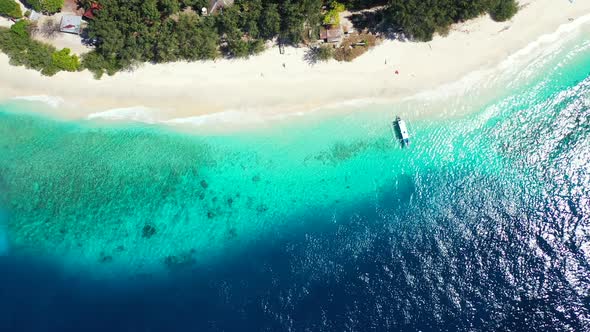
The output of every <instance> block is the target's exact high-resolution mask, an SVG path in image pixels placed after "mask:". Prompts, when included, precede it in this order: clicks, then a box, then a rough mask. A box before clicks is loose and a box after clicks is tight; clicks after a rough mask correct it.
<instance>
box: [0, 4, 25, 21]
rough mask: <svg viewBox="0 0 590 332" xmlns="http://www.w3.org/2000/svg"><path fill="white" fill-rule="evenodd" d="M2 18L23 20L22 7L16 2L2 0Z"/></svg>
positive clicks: (0, 8) (0, 6)
mask: <svg viewBox="0 0 590 332" xmlns="http://www.w3.org/2000/svg"><path fill="white" fill-rule="evenodd" d="M0 16H9V17H12V18H21V17H23V13H22V11H21V9H20V6H19V5H18V3H16V1H14V0H0Z"/></svg>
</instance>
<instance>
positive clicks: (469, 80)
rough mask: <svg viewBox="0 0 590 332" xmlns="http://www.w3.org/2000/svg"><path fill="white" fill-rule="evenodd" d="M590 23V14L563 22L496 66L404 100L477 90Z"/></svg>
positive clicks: (556, 44) (551, 49)
mask: <svg viewBox="0 0 590 332" xmlns="http://www.w3.org/2000/svg"><path fill="white" fill-rule="evenodd" d="M589 23H590V14H588V15H585V16H582V17H580V18H578V19H576V20H574V21H572V22H568V23H565V24H562V25H560V26H559V27H558V29H557V30H556V31H555V32H553V33H550V34H545V35H542V36H540V37H539V38H537V39H536V40H534V41H533V42H531V43H529V44H528V45H527V46H525V47H524V48H522V49H520V50H518V51H516V52H514V53H513V54H511V55H509V56H508V57H507V58H506V59H505V60H503V61H502V62H500V63H499V64H498V65H497V66H494V67H492V68H488V69H481V70H476V71H473V72H471V73H469V74H467V75H465V76H464V77H463V78H461V79H459V80H458V81H455V82H452V83H448V84H444V85H441V86H439V87H436V88H434V89H431V90H427V91H423V92H419V93H417V94H414V95H412V96H409V97H407V98H404V100H417V99H420V100H436V99H443V98H448V97H450V96H457V95H465V94H467V93H469V92H470V91H471V90H473V89H475V90H477V89H480V88H481V86H482V84H484V83H485V81H484V79H486V78H493V76H494V75H495V74H497V73H503V74H506V73H508V72H509V70H510V72H514V71H517V70H520V68H521V67H522V66H521V65H520V64H526V63H527V61H528V60H530V59H531V57H533V56H534V57H535V58H536V57H537V56H538V55H539V54H541V53H543V54H544V53H551V52H555V50H556V49H559V47H561V45H563V43H565V42H567V41H568V40H570V39H569V38H564V36H567V35H568V34H569V35H571V33H572V32H575V31H578V30H579V29H581V28H582V27H583V26H584V25H586V24H589Z"/></svg>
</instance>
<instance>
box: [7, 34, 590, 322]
mask: <svg viewBox="0 0 590 332" xmlns="http://www.w3.org/2000/svg"><path fill="white" fill-rule="evenodd" d="M589 50H590V43H589V42H588V41H587V40H585V39H584V38H576V39H575V40H570V41H568V42H563V43H560V44H557V45H553V46H552V48H551V49H550V50H547V51H546V54H544V55H543V56H536V57H532V58H531V59H529V60H528V61H523V63H522V64H520V67H519V70H518V71H514V72H512V71H509V72H506V73H504V74H503V75H499V76H495V77H493V78H491V79H488V80H487V81H486V83H485V84H482V85H481V87H482V89H480V90H481V91H479V92H478V91H477V89H471V90H469V91H468V92H467V93H468V94H467V95H459V96H446V97H444V98H442V99H441V98H435V99H432V100H429V101H424V100H422V99H417V100H409V101H405V102H403V103H400V104H396V105H372V106H366V107H364V108H363V109H360V110H358V111H356V112H347V113H346V115H344V116H339V117H329V118H323V119H321V121H312V120H309V119H307V120H305V121H301V122H294V123H291V124H281V125H277V126H275V127H273V128H270V129H269V128H266V129H264V130H262V129H261V130H258V131H248V132H242V133H236V134H225V135H222V134H218V135H186V134H179V133H174V132H172V131H168V130H165V129H162V128H157V127H149V126H143V125H142V126H140V125H135V126H125V127H121V126H118V127H109V126H102V125H101V126H99V125H96V124H92V123H64V122H58V121H55V120H51V119H46V118H41V117H36V116H32V115H29V114H26V113H23V112H15V110H16V108H19V107H25V108H27V107H29V108H30V107H32V106H31V105H32V104H29V105H26V104H22V103H20V104H16V103H13V102H11V103H6V104H3V106H0V156H2V157H0V202H2V204H1V206H2V208H3V210H4V211H5V212H2V213H0V218H2V219H0V223H1V225H0V226H2V227H3V228H2V229H3V230H4V233H5V238H6V240H5V241H4V242H3V243H5V244H4V248H5V250H4V252H5V253H6V254H5V255H4V256H2V257H0V264H1V265H0V269H1V271H3V272H4V273H2V274H1V275H0V285H1V286H0V304H1V305H2V308H3V310H0V329H2V330H14V331H16V330H42V329H43V328H44V329H46V330H51V331H70V330H71V331H79V330H86V331H91V330H96V331H103V330H126V331H129V330H136V331H144V330H151V331H164V330H166V331H170V330H191V329H192V330H218V331H223V330H244V329H246V330H294V331H300V330H313V331H326V330H335V331H365V330H376V331H382V330H408V331H415V330H422V331H431V330H432V331H439V330H451V331H453V330H466V331H473V330H476V331H478V330H512V331H522V330H531V331H552V330H555V331H583V330H586V329H589V328H590V302H589V300H588V299H589V296H590V280H589V277H588V276H589V275H590V265H589V258H590V241H589V239H590V217H589V216H590V192H589V191H590V77H589V76H590V56H588V54H589V52H588V51H589ZM484 86H485V87H486V88H488V90H489V91H488V90H486V91H483V87H484ZM499 86H501V88H499ZM484 96H485V98H484ZM490 96H491V97H490ZM23 105H24V106H23ZM418 107H438V108H440V109H441V110H444V112H443V114H445V116H444V117H440V118H436V117H433V118H432V119H427V118H426V117H425V118H421V117H419V118H417V119H412V118H411V117H409V124H410V130H411V131H412V134H413V136H414V139H413V143H412V146H411V148H409V149H401V147H400V146H399V144H398V143H397V142H395V141H392V133H391V128H390V126H389V121H390V119H391V117H392V116H393V114H392V113H396V112H397V111H400V112H406V111H407V110H408V109H412V108H418ZM0 236H2V235H1V234H0ZM0 242H2V240H1V239H0ZM0 246H1V245H0Z"/></svg>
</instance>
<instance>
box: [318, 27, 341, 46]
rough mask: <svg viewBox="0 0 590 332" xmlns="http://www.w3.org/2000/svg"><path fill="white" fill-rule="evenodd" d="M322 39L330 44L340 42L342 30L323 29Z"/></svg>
mask: <svg viewBox="0 0 590 332" xmlns="http://www.w3.org/2000/svg"><path fill="white" fill-rule="evenodd" d="M320 39H323V40H325V41H327V42H328V43H334V42H338V41H340V39H342V29H340V27H338V28H334V29H321V30H320Z"/></svg>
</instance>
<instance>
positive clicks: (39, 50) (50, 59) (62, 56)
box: [0, 21, 80, 76]
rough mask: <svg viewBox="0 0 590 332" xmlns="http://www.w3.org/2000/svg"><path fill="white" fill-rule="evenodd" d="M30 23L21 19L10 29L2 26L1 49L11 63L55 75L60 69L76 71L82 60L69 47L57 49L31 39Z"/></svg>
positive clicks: (0, 34) (0, 29) (0, 30)
mask: <svg viewBox="0 0 590 332" xmlns="http://www.w3.org/2000/svg"><path fill="white" fill-rule="evenodd" d="M29 28H30V27H29V23H28V22H27V21H19V22H17V23H15V24H14V25H13V26H12V27H11V28H10V29H5V28H0V50H2V52H4V53H6V54H7V55H8V56H9V57H10V63H11V64H13V65H16V66H25V67H27V68H32V69H35V70H38V71H40V72H41V73H42V74H44V75H49V76H51V75H55V74H56V73H57V72H59V71H60V70H66V71H76V70H78V69H80V61H79V59H78V57H77V56H76V55H70V50H69V49H67V48H66V49H63V50H61V51H57V50H56V49H55V48H54V47H53V46H51V45H48V44H45V43H41V42H38V41H36V40H33V39H31V37H30V32H29Z"/></svg>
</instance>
